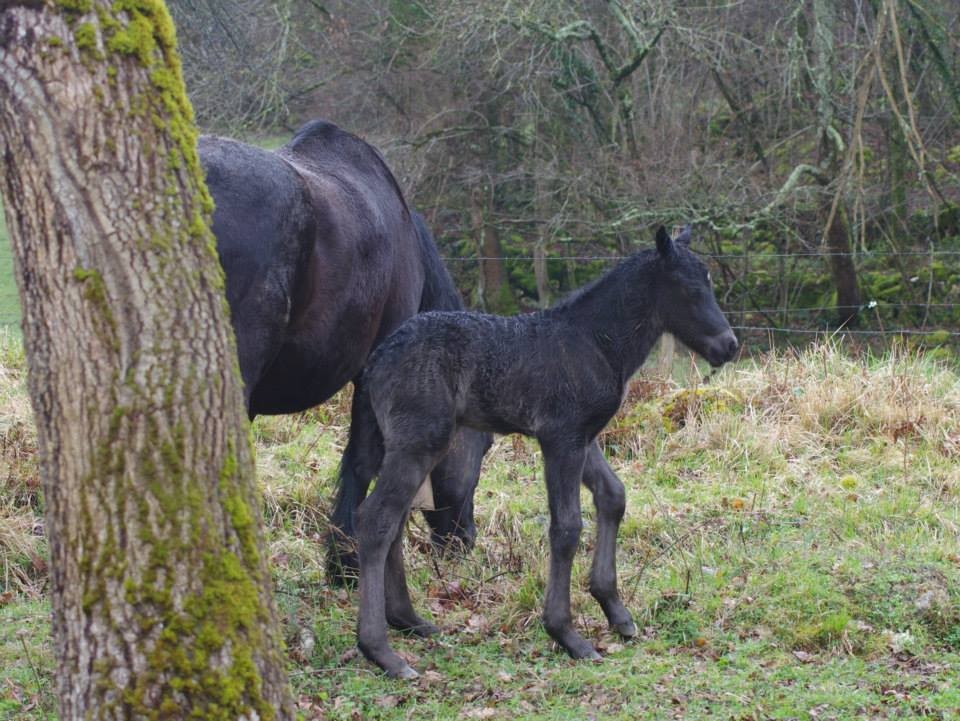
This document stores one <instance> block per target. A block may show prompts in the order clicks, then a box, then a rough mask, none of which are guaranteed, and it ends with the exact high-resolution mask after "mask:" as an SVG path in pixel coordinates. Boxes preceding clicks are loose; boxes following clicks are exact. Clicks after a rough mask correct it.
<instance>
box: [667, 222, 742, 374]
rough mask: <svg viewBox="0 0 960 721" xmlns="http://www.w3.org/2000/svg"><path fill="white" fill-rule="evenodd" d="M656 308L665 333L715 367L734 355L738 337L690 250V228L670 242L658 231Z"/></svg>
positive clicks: (708, 273)
mask: <svg viewBox="0 0 960 721" xmlns="http://www.w3.org/2000/svg"><path fill="white" fill-rule="evenodd" d="M657 254H658V262H659V264H660V272H659V274H658V286H659V293H658V304H659V307H660V318H661V319H662V321H663V325H664V330H665V331H667V332H668V333H673V335H675V336H676V337H677V338H679V339H680V340H681V341H682V342H683V343H684V345H686V346H687V347H689V348H692V349H693V350H694V351H696V352H697V353H699V354H700V355H701V356H703V357H704V358H705V359H706V360H707V361H708V362H709V363H710V365H712V366H714V367H717V366H721V365H723V364H724V363H726V362H727V361H729V360H731V359H732V358H733V357H734V356H735V355H736V353H737V337H736V336H735V335H734V334H733V331H732V330H730V324H729V323H727V319H726V318H725V317H724V316H723V312H722V311H721V310H720V306H718V305H717V299H716V297H715V296H714V294H713V284H712V283H711V282H710V272H709V271H708V270H707V266H706V265H705V264H704V262H703V261H702V260H700V258H698V257H697V256H696V255H695V254H694V253H693V252H692V251H691V250H690V226H687V227H686V228H684V229H683V232H681V233H680V235H679V236H678V237H677V238H676V240H671V239H670V236H669V235H668V234H667V231H666V229H665V228H664V227H663V226H661V227H660V230H658V231H657Z"/></svg>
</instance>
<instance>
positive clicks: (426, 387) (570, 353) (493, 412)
mask: <svg viewBox="0 0 960 721" xmlns="http://www.w3.org/2000/svg"><path fill="white" fill-rule="evenodd" d="M365 380H366V382H367V383H368V387H369V392H370V396H371V400H372V402H373V407H374V410H375V412H376V414H377V418H378V421H379V422H380V424H381V429H382V430H383V431H384V433H385V434H386V435H388V436H390V435H394V434H395V433H397V432H405V431H406V430H407V424H406V423H405V422H404V421H403V420H398V417H414V416H416V418H417V419H418V431H419V432H421V433H422V432H423V431H424V430H426V429H424V428H423V425H422V418H423V416H424V414H428V415H429V416H430V417H432V418H435V419H436V420H437V422H441V421H442V422H443V423H444V424H445V422H446V421H447V420H449V421H450V422H451V423H454V424H455V425H466V426H469V427H471V428H476V429H479V430H484V431H492V432H495V433H523V434H526V435H532V436H538V435H540V434H541V433H542V432H543V431H544V430H545V427H546V426H547V425H549V424H551V423H556V419H558V418H562V419H563V420H564V423H565V425H567V426H568V427H569V429H570V430H571V431H574V430H576V431H577V432H578V435H580V434H585V435H586V437H590V436H592V435H593V434H595V433H596V432H598V431H599V430H600V428H601V427H602V426H603V424H604V423H605V422H606V421H607V420H609V418H610V416H612V415H613V413H615V412H616V410H617V407H618V405H619V402H620V393H621V390H622V389H621V388H620V387H619V384H618V379H617V378H616V377H615V375H614V373H613V372H612V371H611V369H610V367H609V365H608V364H607V363H606V361H605V358H604V357H603V354H602V353H601V352H600V349H599V348H598V347H597V345H596V343H595V341H594V340H593V338H592V336H591V333H590V330H589V329H587V328H582V327H580V326H578V325H576V324H573V323H570V322H568V321H567V320H566V319H565V318H564V317H563V316H562V315H558V314H551V313H550V312H547V313H533V314H529V315H521V316H513V317H501V316H493V315H487V314H483V313H472V312H431V313H422V314H420V315H418V316H416V317H415V318H412V319H410V320H409V321H407V322H406V323H404V325H403V326H401V327H400V328H399V329H398V330H397V331H396V332H395V333H393V334H392V335H391V336H390V337H389V338H388V339H387V340H386V341H385V342H384V343H383V344H381V346H380V347H379V348H378V349H377V351H376V352H375V353H374V355H373V356H372V358H371V361H370V364H369V366H368V368H367V371H366V375H365ZM581 426H582V428H581ZM437 431H438V432H439V431H441V429H440V428H438V429H437ZM411 435H412V434H411Z"/></svg>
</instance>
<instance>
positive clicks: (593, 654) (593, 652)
mask: <svg viewBox="0 0 960 721" xmlns="http://www.w3.org/2000/svg"><path fill="white" fill-rule="evenodd" d="M574 658H575V659H577V660H578V661H602V660H603V656H601V655H600V654H599V653H597V649H595V648H592V649H590V652H589V653H587V654H586V655H584V656H574Z"/></svg>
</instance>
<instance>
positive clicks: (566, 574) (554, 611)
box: [540, 440, 600, 659]
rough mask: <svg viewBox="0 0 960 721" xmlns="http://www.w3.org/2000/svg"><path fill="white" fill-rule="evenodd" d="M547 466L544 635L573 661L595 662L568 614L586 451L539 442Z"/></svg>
mask: <svg viewBox="0 0 960 721" xmlns="http://www.w3.org/2000/svg"><path fill="white" fill-rule="evenodd" d="M540 445H541V448H542V449H543V459H544V463H545V465H546V476H547V497H548V499H549V502H550V576H549V578H548V580H547V594H546V599H545V601H544V605H543V625H544V627H545V628H546V629H547V633H549V634H550V636H552V637H553V639H554V640H555V641H556V642H557V643H559V644H560V645H561V646H563V648H564V649H565V650H566V651H567V653H569V654H570V656H571V657H573V658H589V659H598V658H600V654H598V653H597V651H596V649H594V647H593V645H592V644H590V642H589V641H587V640H586V639H585V638H584V637H583V636H581V635H580V634H579V633H577V631H575V630H574V628H573V617H572V614H571V612H570V569H571V567H572V566H573V554H574V553H576V550H577V544H578V543H579V540H580V531H581V529H582V528H583V519H582V518H581V516H580V478H581V476H582V474H583V463H584V456H585V449H584V448H583V447H579V448H577V447H576V446H574V447H572V448H571V446H570V444H569V443H564V442H563V441H559V442H558V441H553V442H550V443H544V442H543V440H541V442H540Z"/></svg>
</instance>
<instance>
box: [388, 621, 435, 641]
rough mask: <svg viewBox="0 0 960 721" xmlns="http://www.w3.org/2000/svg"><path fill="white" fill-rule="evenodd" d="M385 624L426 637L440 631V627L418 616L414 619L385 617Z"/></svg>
mask: <svg viewBox="0 0 960 721" xmlns="http://www.w3.org/2000/svg"><path fill="white" fill-rule="evenodd" d="M387 624H388V625H389V626H390V628H393V629H396V630H397V631H403V632H404V633H410V634H413V635H414V636H419V637H420V638H428V637H430V636H433V635H434V634H438V633H440V628H439V627H438V626H434V625H433V624H432V623H430V622H429V621H424V620H423V619H422V618H419V617H417V618H415V619H414V620H404V619H398V618H392V619H391V618H387Z"/></svg>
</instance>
